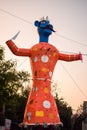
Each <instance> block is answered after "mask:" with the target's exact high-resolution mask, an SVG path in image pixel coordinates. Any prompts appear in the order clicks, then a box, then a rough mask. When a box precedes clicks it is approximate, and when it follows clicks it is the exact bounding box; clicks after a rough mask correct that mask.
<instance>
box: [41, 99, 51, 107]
mask: <svg viewBox="0 0 87 130" xmlns="http://www.w3.org/2000/svg"><path fill="white" fill-rule="evenodd" d="M43 106H44V107H45V108H50V107H51V104H50V102H49V101H48V100H45V101H43Z"/></svg>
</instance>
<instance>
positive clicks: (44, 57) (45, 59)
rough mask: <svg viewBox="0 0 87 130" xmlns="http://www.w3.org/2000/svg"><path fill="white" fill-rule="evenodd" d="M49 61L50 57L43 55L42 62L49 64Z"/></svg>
mask: <svg viewBox="0 0 87 130" xmlns="http://www.w3.org/2000/svg"><path fill="white" fill-rule="evenodd" d="M48 60H49V57H48V56H47V55H43V56H41V61H42V62H45V63H46V62H48Z"/></svg>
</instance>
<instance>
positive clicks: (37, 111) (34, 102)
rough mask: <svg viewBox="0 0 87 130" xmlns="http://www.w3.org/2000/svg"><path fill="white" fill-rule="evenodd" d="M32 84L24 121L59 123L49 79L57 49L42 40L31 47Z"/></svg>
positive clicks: (56, 58)
mask: <svg viewBox="0 0 87 130" xmlns="http://www.w3.org/2000/svg"><path fill="white" fill-rule="evenodd" d="M30 50H31V56H30V61H31V68H32V77H33V85H32V89H31V92H30V95H29V97H28V101H27V105H26V109H25V115H24V122H25V123H26V124H30V125H35V124H37V123H38V124H43V123H46V124H48V125H49V124H60V123H61V122H60V118H59V114H58V110H57V107H56V104H55V100H54V98H53V96H52V95H51V79H52V75H53V70H54V67H55V65H56V62H57V60H58V50H57V49H56V48H55V47H54V46H52V45H51V44H48V43H45V42H42V43H39V44H36V45H34V46H33V47H32V48H31V49H30Z"/></svg>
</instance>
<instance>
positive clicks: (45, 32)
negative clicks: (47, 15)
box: [35, 20, 55, 38]
mask: <svg viewBox="0 0 87 130" xmlns="http://www.w3.org/2000/svg"><path fill="white" fill-rule="evenodd" d="M35 26H37V27H38V33H39V36H40V37H41V36H44V38H48V36H49V35H51V34H52V32H55V31H54V30H53V26H52V25H51V24H50V23H49V21H48V20H42V21H35Z"/></svg>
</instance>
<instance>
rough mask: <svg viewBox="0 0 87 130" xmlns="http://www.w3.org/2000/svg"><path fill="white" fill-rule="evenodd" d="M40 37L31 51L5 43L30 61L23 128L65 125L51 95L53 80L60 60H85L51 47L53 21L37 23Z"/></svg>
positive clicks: (78, 55)
mask: <svg viewBox="0 0 87 130" xmlns="http://www.w3.org/2000/svg"><path fill="white" fill-rule="evenodd" d="M34 25H35V26H36V27H37V31H38V34H39V43H37V44H35V45H34V46H32V47H31V48H29V49H27V48H18V47H17V46H16V44H15V43H14V42H13V40H12V39H11V40H8V41H7V42H6V44H7V46H8V47H9V48H10V50H11V51H12V52H13V53H14V54H15V55H17V56H26V57H29V58H30V63H31V69H32V79H33V84H32V89H31V92H30V93H29V97H28V100H27V103H26V108H25V113H24V119H23V124H26V125H29V126H35V125H41V126H46V125H47V126H49V125H58V126H59V125H62V122H61V121H60V117H59V112H58V108H57V106H56V103H55V100H54V98H53V96H52V94H51V79H52V75H53V71H54V67H55V65H56V63H57V61H58V60H63V61H76V60H82V55H81V53H79V54H63V53H60V52H59V51H58V49H57V48H56V47H55V46H53V45H52V44H50V43H48V40H49V36H50V35H51V34H52V32H55V31H54V29H53V25H51V24H50V21H49V20H48V19H47V18H46V19H42V20H40V21H37V20H36V21H35V23H34Z"/></svg>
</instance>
